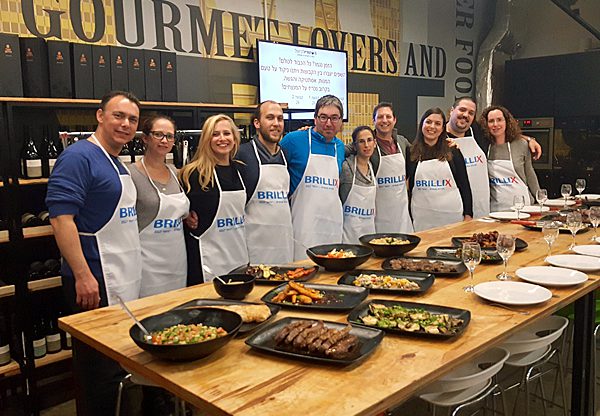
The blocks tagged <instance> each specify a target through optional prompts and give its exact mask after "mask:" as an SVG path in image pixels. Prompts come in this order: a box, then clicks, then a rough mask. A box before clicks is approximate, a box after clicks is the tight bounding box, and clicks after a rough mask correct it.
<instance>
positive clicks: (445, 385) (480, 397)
mask: <svg viewBox="0 0 600 416" xmlns="http://www.w3.org/2000/svg"><path fill="white" fill-rule="evenodd" d="M508 358H509V353H508V351H506V350H505V349H503V348H497V347H496V348H492V349H490V350H488V351H486V352H485V353H483V354H482V355H480V356H479V357H477V358H476V359H475V360H473V361H470V362H468V363H467V364H464V365H462V366H460V367H459V368H457V369H456V370H454V371H453V372H451V373H450V374H448V375H446V376H445V377H443V378H441V379H440V380H438V381H436V382H434V383H432V384H431V385H430V386H428V387H426V388H425V390H423V391H422V392H421V394H420V395H419V397H420V398H421V399H423V400H425V401H426V402H428V403H431V404H432V405H433V415H434V416H435V412H436V406H441V407H446V408H448V411H450V410H451V409H452V408H454V410H452V413H451V414H452V416H456V415H458V414H460V412H461V411H462V410H463V409H466V408H468V407H470V406H472V405H474V404H477V403H481V402H483V401H485V400H486V399H488V398H490V397H491V398H492V411H493V412H494V413H495V402H494V398H495V397H496V396H500V398H501V402H502V414H503V415H506V403H505V400H504V395H503V390H502V388H501V387H500V386H499V385H498V384H496V383H495V382H494V377H495V375H496V374H497V373H498V372H499V371H500V369H502V366H503V365H504V362H505V361H506V360H507V359H508Z"/></svg>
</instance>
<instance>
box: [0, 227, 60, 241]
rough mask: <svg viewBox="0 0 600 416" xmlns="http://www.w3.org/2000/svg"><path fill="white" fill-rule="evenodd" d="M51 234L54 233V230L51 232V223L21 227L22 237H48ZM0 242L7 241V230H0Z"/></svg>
mask: <svg viewBox="0 0 600 416" xmlns="http://www.w3.org/2000/svg"><path fill="white" fill-rule="evenodd" d="M51 235H54V232H52V226H51V225H41V226H39V227H29V228H23V237H24V238H39V237H49V236H51ZM0 243H8V231H7V230H2V231H0Z"/></svg>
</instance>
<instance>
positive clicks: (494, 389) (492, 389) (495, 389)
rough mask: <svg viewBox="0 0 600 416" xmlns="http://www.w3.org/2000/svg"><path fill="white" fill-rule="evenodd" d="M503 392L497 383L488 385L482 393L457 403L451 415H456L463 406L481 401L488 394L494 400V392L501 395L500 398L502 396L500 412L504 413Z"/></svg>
mask: <svg viewBox="0 0 600 416" xmlns="http://www.w3.org/2000/svg"><path fill="white" fill-rule="evenodd" d="M495 392H497V393H495ZM503 393H504V392H503V390H502V388H501V387H500V386H499V385H497V384H494V385H492V386H491V387H489V388H488V389H487V390H486V391H485V392H484V393H482V394H481V395H479V396H478V397H476V398H475V399H473V400H471V401H468V402H465V403H463V404H461V405H458V406H457V407H456V408H455V409H454V411H453V412H452V414H451V416H458V413H459V412H460V411H461V410H462V409H464V408H466V407H468V406H471V405H473V404H475V403H479V402H481V401H483V400H486V399H487V398H488V397H490V396H491V397H492V400H494V395H495V394H499V395H500V396H501V398H502V414H503V415H506V405H505V404H506V403H505V401H504V394H503Z"/></svg>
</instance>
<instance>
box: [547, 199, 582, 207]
mask: <svg viewBox="0 0 600 416" xmlns="http://www.w3.org/2000/svg"><path fill="white" fill-rule="evenodd" d="M575 204H576V202H575V201H573V200H570V199H568V200H567V206H569V205H575ZM544 205H547V206H549V207H562V206H563V205H565V200H564V199H562V198H560V199H549V200H547V201H546V202H544Z"/></svg>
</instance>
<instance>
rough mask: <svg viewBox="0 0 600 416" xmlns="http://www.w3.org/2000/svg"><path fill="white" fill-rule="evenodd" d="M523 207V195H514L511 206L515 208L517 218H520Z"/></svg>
mask: <svg viewBox="0 0 600 416" xmlns="http://www.w3.org/2000/svg"><path fill="white" fill-rule="evenodd" d="M523 207H525V196H523V195H515V196H514V197H513V208H514V209H515V210H517V219H518V220H520V219H521V210H522V209H523Z"/></svg>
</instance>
